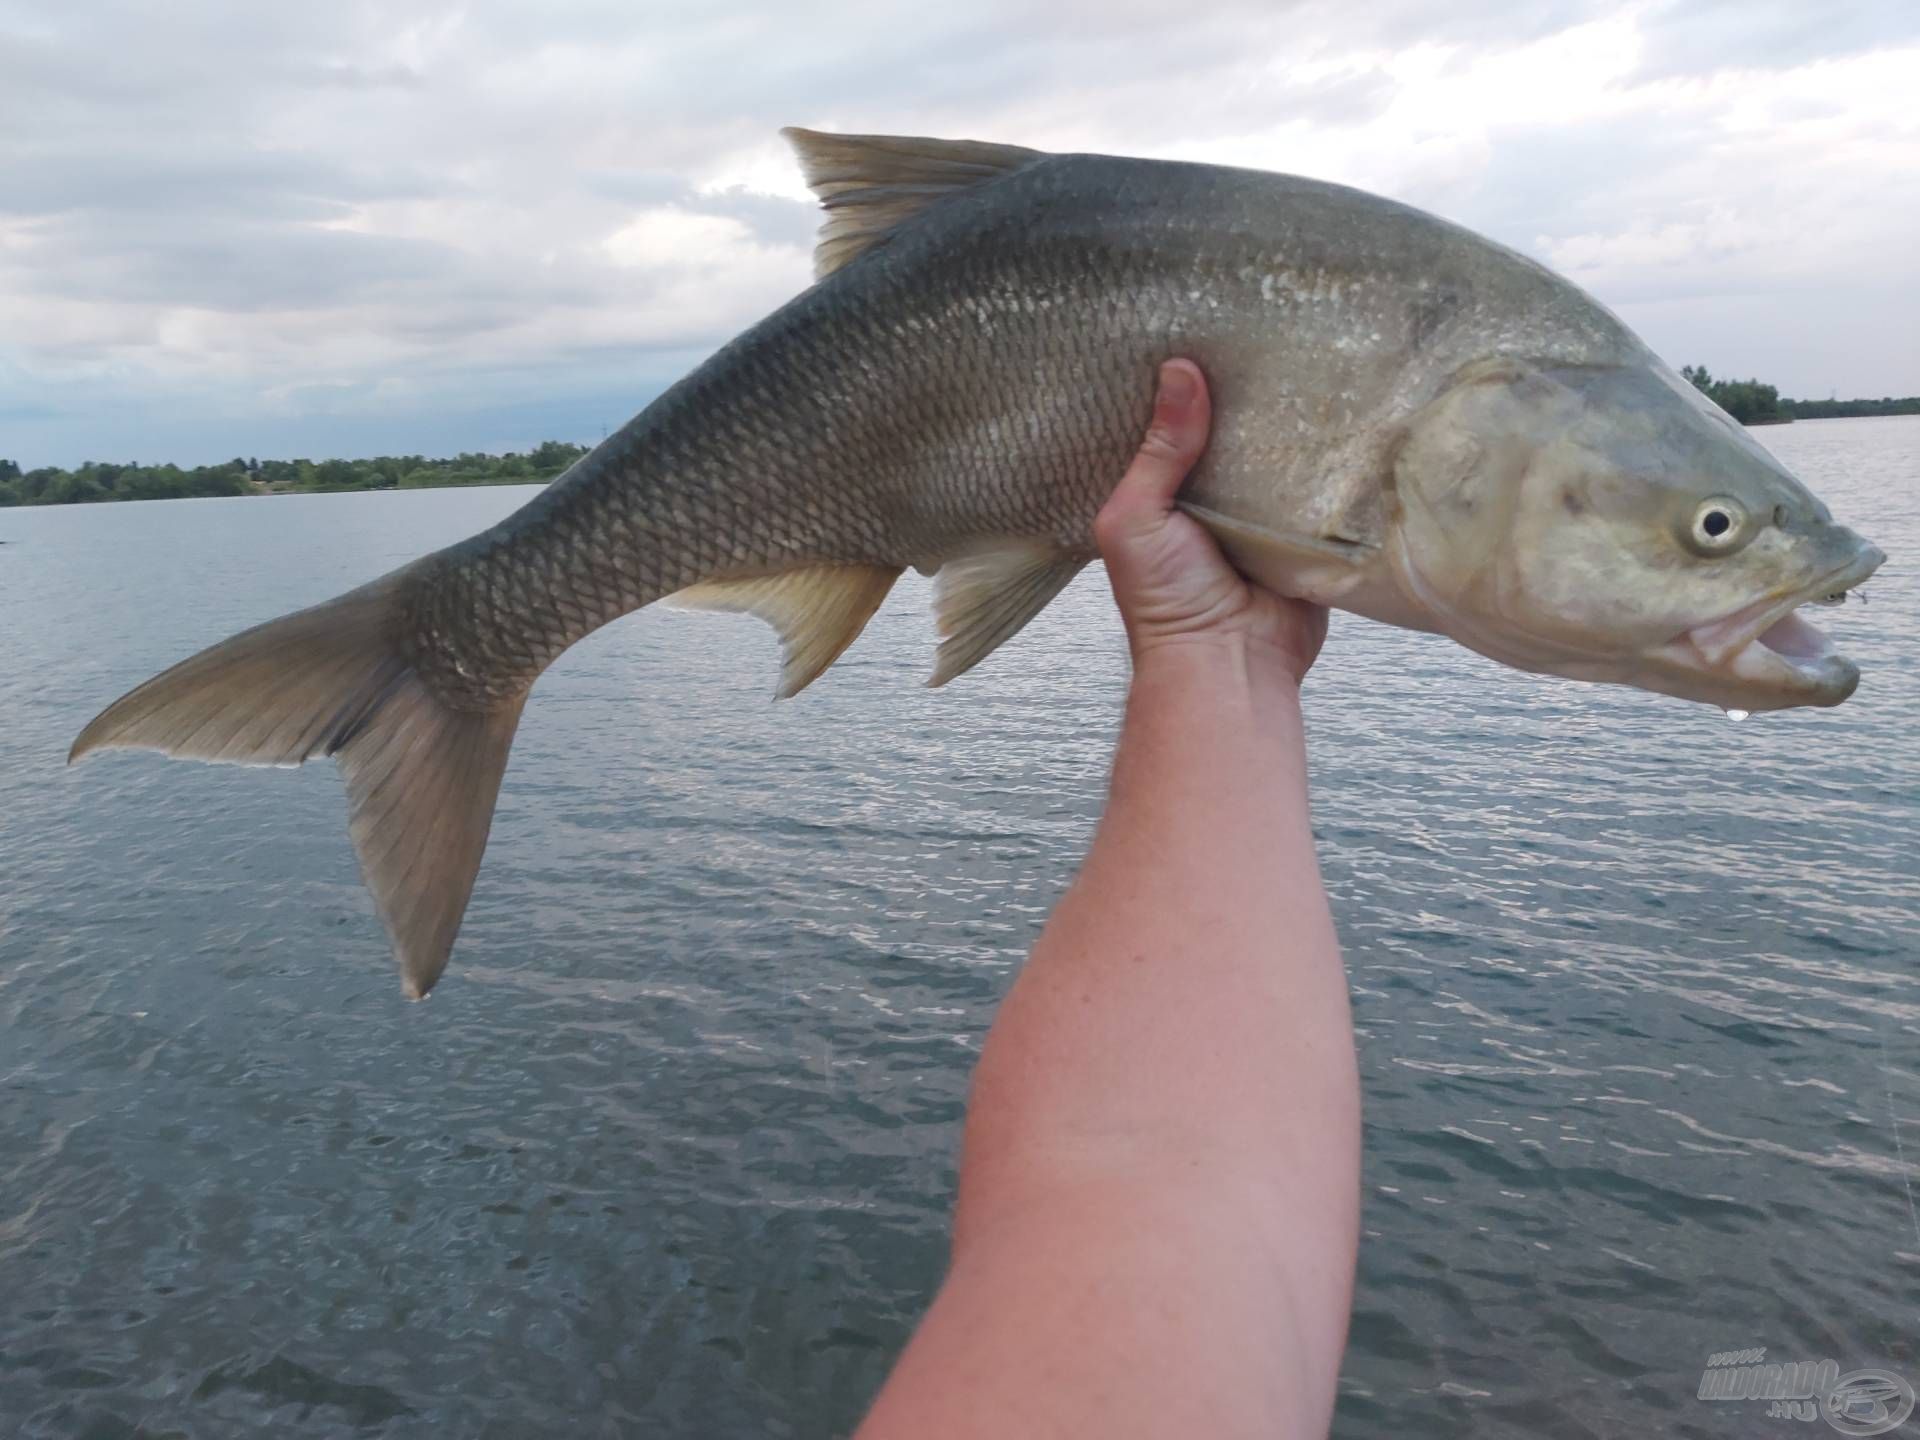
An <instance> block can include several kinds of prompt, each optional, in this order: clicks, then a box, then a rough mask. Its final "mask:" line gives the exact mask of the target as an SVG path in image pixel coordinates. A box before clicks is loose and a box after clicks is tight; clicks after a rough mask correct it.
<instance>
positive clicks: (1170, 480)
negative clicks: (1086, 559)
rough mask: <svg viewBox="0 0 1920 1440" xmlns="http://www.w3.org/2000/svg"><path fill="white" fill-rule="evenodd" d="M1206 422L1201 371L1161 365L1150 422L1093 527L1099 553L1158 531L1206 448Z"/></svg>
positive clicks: (1187, 365)
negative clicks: (1145, 433) (1157, 389)
mask: <svg viewBox="0 0 1920 1440" xmlns="http://www.w3.org/2000/svg"><path fill="white" fill-rule="evenodd" d="M1211 419H1212V414H1211V406H1210V405H1209V403H1208V400H1207V383H1206V381H1205V379H1204V378H1202V376H1201V374H1200V367H1199V366H1197V365H1195V364H1194V363H1193V362H1192V361H1191V360H1169V361H1168V362H1167V363H1166V364H1164V365H1162V366H1161V367H1160V389H1159V392H1158V393H1157V394H1156V395H1155V396H1154V401H1153V423H1152V425H1151V426H1150V427H1149V428H1148V430H1147V435H1146V439H1145V440H1143V441H1142V442H1141V444H1140V449H1139V451H1138V452H1137V453H1136V454H1135V455H1134V457H1133V464H1131V465H1129V466H1128V467H1127V473H1126V474H1125V475H1124V476H1122V477H1121V479H1120V483H1119V485H1118V486H1116V487H1115V488H1114V492H1113V494H1112V495H1111V496H1110V497H1109V498H1108V500H1107V503H1106V505H1105V507H1104V508H1103V509H1102V510H1101V512H1100V516H1099V519H1098V520H1097V521H1096V522H1095V525H1094V534H1095V536H1096V538H1097V539H1098V540H1099V542H1100V548H1101V550H1102V551H1103V552H1106V553H1108V554H1111V553H1112V552H1113V551H1114V550H1115V549H1117V548H1122V547H1124V546H1126V545H1127V544H1128V543H1129V542H1130V541H1132V542H1136V543H1137V542H1138V541H1139V540H1141V539H1143V538H1145V536H1147V535H1148V534H1151V533H1152V532H1153V531H1154V530H1156V529H1157V528H1159V525H1160V522H1161V521H1162V520H1163V519H1165V518H1166V514H1167V512H1168V511H1169V510H1171V509H1172V508H1173V497H1174V495H1175V494H1176V493H1178V491H1179V489H1180V483H1181V482H1182V481H1183V480H1185V479H1186V478H1187V472H1188V471H1190V470H1192V469H1193V467H1194V465H1195V463H1196V462H1197V461H1198V460H1199V459H1200V452H1201V451H1202V450H1204V449H1206V446H1207V426H1208V424H1209V422H1210V421H1211Z"/></svg>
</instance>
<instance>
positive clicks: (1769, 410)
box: [1680, 365, 1920, 425]
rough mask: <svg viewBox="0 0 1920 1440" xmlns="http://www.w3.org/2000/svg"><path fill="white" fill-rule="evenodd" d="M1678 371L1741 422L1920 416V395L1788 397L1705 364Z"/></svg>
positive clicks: (1682, 368)
mask: <svg viewBox="0 0 1920 1440" xmlns="http://www.w3.org/2000/svg"><path fill="white" fill-rule="evenodd" d="M1680 374H1681V375H1682V376H1683V377H1685V378H1686V379H1688V380H1690V381H1692V382H1693V383H1694V385H1696V386H1697V387H1698V388H1699V389H1700V390H1701V391H1702V392H1703V393H1704V394H1705V395H1706V396H1707V398H1708V399H1709V400H1711V401H1713V403H1714V404H1716V405H1718V406H1719V407H1720V408H1721V409H1722V410H1724V411H1726V412H1727V414H1729V415H1731V416H1732V417H1733V418H1734V419H1736V420H1738V421H1739V422H1740V423H1741V424H1742V425H1784V424H1786V423H1787V422H1788V421H1789V420H1834V419H1840V418H1842V417H1847V416H1856V415H1920V395H1908V396H1906V397H1905V398H1904V399H1895V398H1893V397H1892V396H1885V397H1883V398H1881V399H1879V400H1789V399H1787V398H1786V397H1785V396H1783V395H1782V394H1781V393H1780V392H1779V390H1778V389H1776V388H1775V387H1774V386H1772V385H1768V384H1765V383H1763V382H1761V381H1759V380H1716V379H1714V377H1713V376H1712V375H1710V374H1708V373H1707V367H1706V366H1704V365H1682V366H1681V367H1680Z"/></svg>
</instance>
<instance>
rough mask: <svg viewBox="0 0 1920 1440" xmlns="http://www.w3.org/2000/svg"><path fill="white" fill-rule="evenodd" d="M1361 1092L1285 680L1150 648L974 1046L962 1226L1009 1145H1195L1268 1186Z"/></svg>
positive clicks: (1135, 1156) (989, 1199)
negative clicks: (1087, 838)
mask: <svg viewBox="0 0 1920 1440" xmlns="http://www.w3.org/2000/svg"><path fill="white" fill-rule="evenodd" d="M1357 1094H1358V1084H1357V1080H1356V1078H1355V1070H1354V1059H1353V1039H1352V1027H1351V1023H1350V1020H1349V1015H1348V1007H1347V991H1346V983H1345V978H1344V976H1343V974H1342V972H1341V969H1340V963H1339V952H1338V948H1337V945H1336V942H1335V939H1334V934H1333V926H1332V921H1331V918H1330V916H1329V915H1328V912H1327V905H1326V899H1325V892H1324V890H1323V889H1322V887H1321V884H1320V878H1319V870H1318V865H1317V862H1316V859H1315V856H1314V851H1313V837H1312V833H1311V830H1310V828H1309V826H1308V822H1307V803H1306V755H1305V746H1304V741H1303V735H1302V726H1301V719H1300V710H1299V701H1298V696H1297V690H1296V688H1295V686H1294V684H1293V682H1292V681H1291V680H1290V679H1287V678H1285V677H1284V676H1282V675H1279V674H1277V673H1276V672H1275V671H1274V670H1273V669H1271V668H1270V667H1268V668H1262V667H1261V666H1260V665H1259V664H1258V663H1254V664H1248V663H1247V662H1245V661H1244V660H1242V659H1241V658H1240V657H1239V656H1238V655H1237V654H1236V653H1235V652H1233V651H1232V650H1230V649H1223V648H1219V647H1211V646H1204V645H1194V646H1190V647H1186V648H1185V649H1181V650H1174V651H1163V652H1158V653H1155V654H1153V655H1152V656H1150V657H1149V658H1148V659H1147V660H1146V662H1145V663H1144V664H1143V665H1142V667H1141V669H1140V671H1139V673H1138V674H1137V676H1136V678H1135V680H1134V684H1133V688H1132V691H1131V693H1130V695H1129V699H1128V705H1127V717H1126V724H1125V727H1124V729H1123V731H1122V735H1121V742H1120V748H1119V752H1118V754H1117V756H1116V760H1115V765H1114V777H1113V793H1112V797H1111V800H1110V801H1109V804H1108V809H1107V813H1106V818H1105V820H1104V821H1103V822H1102V824H1101V827H1100V830H1099V833H1098V835H1097V837H1096V839H1095V842H1094V845H1093V848H1092V851H1091V853H1090V854H1089V855H1088V857H1087V861H1086V864H1085V866H1084V867H1083V869H1082V872H1081V875H1080V878H1079V879H1078V881H1077V882H1076V883H1075V884H1074V886H1073V889H1072V890H1071V891H1070V892H1069V894H1068V895H1067V897H1066V898H1065V899H1064V900H1063V901H1062V902H1061V904H1060V906H1059V907H1058V909H1057V910H1056V911H1055V913H1054V916H1053V919H1052V921H1051V922H1050V923H1049V924H1048V926H1047V928H1046V930H1045V932H1044V933H1043V934H1042V936H1041V938H1040V941H1039V943H1038V944H1037V945H1036V946H1035V948H1034V952H1033V956H1032V958H1031V960H1030V961H1029V962H1028V964H1027V967H1026V969H1025V971H1024V973H1023V974H1022V975H1021V977H1020V980H1019V982H1018V983H1017V984H1016V985H1015V987H1014V989H1013V992H1012V993H1011V994H1010V995H1009V996H1008V998H1007V1000H1006V1002H1005V1003H1004V1005H1003V1006H1002V1008H1001V1011H1000V1014H999V1016H998V1018H997V1019H996V1021H995V1024H994V1027H993V1030H992V1032H991V1034H990V1036H989V1038H988V1041H987V1046H986V1052H985V1054H984V1055H983V1056H982V1060H981V1064H980V1067H979V1070H978V1073H977V1075H976V1079H975V1097H974V1102H973V1107H972V1110H971V1113H970V1117H969V1126H968V1132H967V1151H966V1165H965V1167H964V1170H963V1174H962V1195H961V1209H960V1214H959V1216H958V1217H957V1224H958V1226H959V1228H960V1230H961V1232H962V1234H963V1235H964V1231H965V1229H966V1228H967V1227H968V1226H969V1225H970V1224H972V1223H973V1222H974V1221H975V1220H976V1219H977V1218H979V1213H978V1212H983V1211H985V1210H987V1209H989V1208H991V1207H992V1205H993V1204H995V1203H996V1202H997V1200H998V1199H999V1195H998V1191H999V1190H1000V1189H1002V1188H1003V1186H1002V1181H1003V1180H1006V1179H1007V1178H1008V1177H1005V1176H1003V1175H1002V1174H1001V1173H1000V1172H1001V1169H1002V1167H1003V1165H1004V1164H1005V1162H1006V1160H1007V1159H1008V1157H1009V1155H1013V1156H1015V1157H1016V1158H1017V1159H1018V1169H1017V1175H1018V1177H1025V1178H1028V1179H1044V1178H1046V1177H1047V1176H1049V1175H1050V1174H1051V1173H1053V1172H1055V1171H1057V1170H1058V1169H1060V1168H1062V1167H1065V1166H1080V1165H1083V1164H1096V1163H1097V1164H1105V1163H1144V1164H1147V1165H1150V1166H1153V1167H1155V1168H1156V1169H1161V1168H1163V1167H1164V1163H1165V1161H1166V1160H1167V1159H1168V1158H1169V1155H1170V1152H1172V1153H1183V1154H1188V1155H1192V1154H1193V1153H1195V1152H1199V1151H1204V1152H1207V1154H1208V1155H1209V1160H1208V1163H1209V1165H1210V1166H1212V1165H1215V1164H1216V1163H1218V1164H1224V1165H1226V1166H1227V1167H1228V1172H1229V1173H1230V1174H1231V1175H1233V1176H1234V1177H1236V1178H1238V1179H1241V1180H1246V1181H1255V1180H1257V1181H1262V1182H1273V1181H1277V1180H1279V1179H1281V1178H1283V1172H1286V1171H1288V1170H1289V1168H1290V1167H1289V1161H1297V1160H1298V1159H1299V1158H1300V1156H1301V1153H1302V1151H1301V1148H1300V1147H1302V1146H1305V1145H1311V1146H1312V1147H1313V1149H1312V1151H1311V1152H1309V1153H1312V1154H1315V1155H1322V1154H1325V1152H1324V1150H1323V1148H1322V1147H1323V1146H1324V1145H1325V1144H1326V1143H1327V1142H1328V1141H1329V1140H1330V1139H1335V1138H1337V1137H1338V1136H1339V1135H1340V1133H1341V1131H1340V1127H1339V1122H1340V1121H1342V1120H1344V1119H1346V1118H1350V1117H1351V1116H1352V1114H1353V1112H1354V1110H1355V1109H1356V1107H1357ZM1216 1151H1225V1152H1227V1155H1226V1157H1225V1158H1224V1159H1220V1160H1218V1161H1216V1159H1215V1158H1214V1156H1213V1152H1216ZM1325 1159H1326V1161H1327V1162H1328V1163H1327V1164H1326V1165H1324V1166H1322V1165H1319V1164H1315V1165H1314V1166H1311V1167H1308V1168H1311V1169H1313V1170H1315V1171H1316V1172H1317V1173H1319V1174H1323V1175H1325V1176H1326V1179H1327V1183H1328V1185H1329V1186H1332V1187H1338V1186H1340V1185H1342V1184H1350V1183H1351V1181H1352V1169H1353V1163H1354V1160H1353V1154H1352V1152H1351V1147H1349V1148H1348V1149H1347V1150H1346V1151H1345V1152H1341V1151H1339V1149H1338V1148H1337V1147H1336V1153H1334V1154H1330V1155H1325ZM1210 1173H1213V1174H1216V1175H1218V1174H1219V1173H1220V1172H1219V1171H1218V1170H1217V1169H1216V1170H1212V1171H1211V1172H1210Z"/></svg>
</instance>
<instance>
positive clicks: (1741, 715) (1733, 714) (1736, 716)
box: [1727, 710, 1748, 720]
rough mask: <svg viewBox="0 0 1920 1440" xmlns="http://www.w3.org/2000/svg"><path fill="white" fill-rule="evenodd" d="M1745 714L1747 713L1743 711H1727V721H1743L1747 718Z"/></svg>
mask: <svg viewBox="0 0 1920 1440" xmlns="http://www.w3.org/2000/svg"><path fill="white" fill-rule="evenodd" d="M1747 714H1748V712H1747V711H1745V710H1729V711H1727V719H1729V720H1744V719H1746V718H1747Z"/></svg>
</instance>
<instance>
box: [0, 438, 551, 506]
mask: <svg viewBox="0 0 1920 1440" xmlns="http://www.w3.org/2000/svg"><path fill="white" fill-rule="evenodd" d="M586 453H587V451H586V447H585V446H584V445H569V444H568V443H567V442H566V441H564V440H548V441H545V442H543V443H542V444H540V445H538V446H536V447H535V448H534V449H533V450H531V451H529V452H528V453H527V454H525V455H520V454H508V455H456V456H455V457H454V458H453V459H451V460H428V459H426V458H424V457H423V456H419V455H382V456H379V457H377V458H375V459H372V460H241V459H233V460H229V461H227V462H226V463H225V464H224V465H197V466H195V467H194V468H193V469H191V470H183V469H181V468H180V467H179V466H178V465H133V464H129V465H113V464H102V463H100V462H97V461H92V460H89V461H87V462H86V463H85V464H83V465H81V466H80V468H79V469H77V470H59V469H55V468H52V467H45V468H42V469H39V470H24V471H23V470H22V469H21V468H20V467H19V466H18V465H16V464H15V463H14V462H13V461H11V460H0V505H80V504H85V503H87V502H88V501H93V500H181V499H186V498H188V497H191V496H200V495H281V494H294V493H313V492H322V493H324V492H327V491H333V490H422V489H428V488H431V487H434V486H439V485H538V484H542V483H544V482H545V481H548V480H551V479H553V477H554V476H556V475H558V474H559V473H560V472H561V471H562V470H565V469H566V468H567V467H568V466H569V465H571V464H572V463H573V462H574V461H576V460H578V459H579V458H580V457H581V456H582V455H584V454H586Z"/></svg>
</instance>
